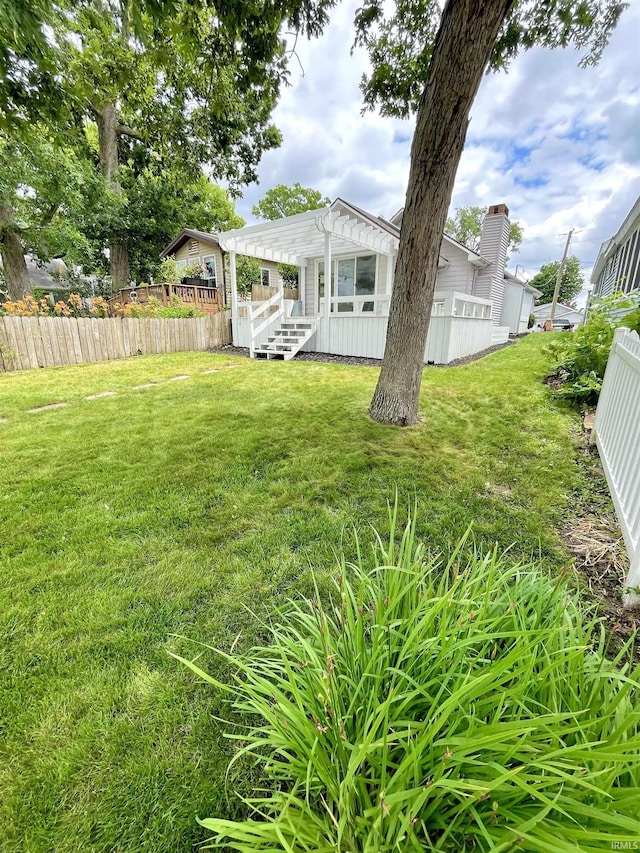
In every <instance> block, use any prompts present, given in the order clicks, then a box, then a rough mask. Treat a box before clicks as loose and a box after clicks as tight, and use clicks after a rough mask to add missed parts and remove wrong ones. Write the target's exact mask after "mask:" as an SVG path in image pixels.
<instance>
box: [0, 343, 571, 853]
mask: <svg viewBox="0 0 640 853" xmlns="http://www.w3.org/2000/svg"><path fill="white" fill-rule="evenodd" d="M542 338H543V336H542V335H537V336H531V337H530V338H527V339H525V340H523V341H521V342H519V343H518V344H517V345H516V346H514V347H510V348H508V349H505V350H502V351H500V352H498V353H496V354H494V355H491V356H489V357H487V358H485V359H483V360H481V361H479V362H476V363H474V364H472V365H469V366H466V367H459V368H454V369H439V368H428V369H427V370H425V375H424V382H423V394H422V413H423V416H424V421H423V423H421V424H420V425H419V426H418V427H416V428H414V429H411V430H405V431H402V430H398V429H389V428H384V427H381V426H379V425H377V424H375V423H373V422H372V421H371V420H370V419H369V418H368V416H367V413H366V410H367V404H368V401H369V399H370V397H371V394H372V392H373V388H374V384H375V380H376V376H377V370H375V369H372V368H364V367H345V366H343V365H329V364H317V363H311V362H267V363H263V362H255V361H253V362H252V361H248V360H245V359H240V358H234V357H227V356H214V355H208V354H201V353H198V354H195V353H189V354H175V355H170V356H150V357H141V358H139V359H131V360H126V361H120V362H109V363H102V364H97V365H83V366H80V367H68V368H57V369H50V370H40V371H29V372H24V373H14V374H3V375H0V418H3V419H5V422H3V423H0V447H1V448H2V450H1V453H2V466H1V470H0V523H1V530H2V549H1V555H0V579H1V580H0V583H1V599H0V601H1V605H0V609H1V612H0V631H1V637H2V639H1V642H2V675H1V676H0V678H1V679H2V681H1V684H0V729H1V732H2V746H1V753H0V849H2V850H3V851H21V853H32V851H42V853H45V851H46V853H51V851H56V853H65V852H66V851H68V852H69V853H71V851H73V853H77V851H80V850H82V851H105V853H107V851H109V853H113V851H128V853H129V851H158V853H171V851H187V850H189V849H191V848H192V845H193V844H194V843H197V842H198V841H201V840H203V839H204V838H205V837H206V835H205V834H204V833H203V831H202V830H201V829H200V828H199V826H198V825H197V823H196V822H195V815H196V814H197V815H199V816H201V817H205V816H207V815H210V814H218V815H219V814H227V815H229V814H231V813H232V809H233V806H232V805H230V804H229V802H228V801H227V796H226V792H225V786H224V774H225V770H226V763H227V760H228V757H229V754H230V751H229V747H228V745H227V742H226V741H225V740H224V739H223V737H222V732H223V730H224V726H223V725H222V724H221V723H219V722H217V720H216V719H215V716H216V715H217V714H219V713H224V706H223V705H222V703H221V701H220V699H219V697H217V696H216V695H215V694H214V693H213V692H212V691H211V689H209V688H205V687H204V686H203V685H200V684H198V683H196V682H195V681H194V679H193V677H192V676H191V675H190V674H189V673H188V672H187V671H186V670H184V669H183V668H181V667H180V666H179V665H178V664H177V663H176V661H175V660H173V659H172V658H171V657H170V656H169V655H168V650H169V649H178V650H180V651H181V652H182V653H186V654H188V655H190V656H191V655H192V654H193V653H194V648H193V646H192V645H190V644H189V642H188V641H187V640H185V639H181V637H187V638H193V639H197V640H202V641H205V642H210V643H213V644H217V645H221V646H223V647H226V648H228V647H229V646H230V644H231V643H232V642H233V640H234V638H236V636H237V635H238V634H239V633H240V632H241V639H240V642H241V643H250V642H251V639H252V637H253V638H255V636H256V633H257V631H258V630H259V629H258V628H257V627H256V626H257V620H256V619H255V618H254V617H253V616H252V615H251V614H250V613H249V611H248V609H247V608H250V609H252V610H253V611H254V612H259V613H261V614H262V613H264V612H265V609H267V610H268V609H269V608H270V607H273V605H274V604H275V603H277V602H278V601H280V600H282V598H283V597H285V596H295V595H299V594H301V593H307V592H309V591H310V590H311V589H312V584H313V578H312V569H313V571H314V572H315V573H316V574H317V576H318V577H319V582H320V584H321V585H322V584H323V582H325V581H326V578H327V577H328V575H329V573H331V572H332V571H333V568H334V565H335V553H336V550H337V549H339V548H343V549H344V550H346V552H347V553H348V554H353V553H354V549H355V536H354V529H355V530H357V531H358V535H359V537H360V539H361V542H362V543H363V545H364V547H365V549H367V548H368V547H369V543H370V542H371V541H372V533H371V529H370V527H369V525H370V524H371V523H373V524H375V525H377V526H378V527H379V528H380V529H382V530H384V529H385V526H386V524H387V520H386V518H387V517H386V512H387V510H386V507H387V502H388V501H393V498H394V493H395V490H396V489H397V491H398V494H399V496H400V501H401V503H402V505H403V506H404V507H406V506H408V505H409V504H411V503H412V502H414V501H415V502H416V503H417V506H418V512H419V534H420V535H421V536H422V537H423V538H424V539H425V540H427V541H428V542H429V543H432V544H433V545H434V546H436V547H444V548H446V547H447V545H448V543H450V542H452V541H453V540H454V539H455V538H456V537H458V536H460V535H461V534H462V533H463V532H464V531H465V529H466V528H467V526H468V525H469V524H470V523H473V529H474V531H475V536H476V539H477V540H478V541H480V542H481V543H482V544H484V545H486V546H491V545H492V544H493V543H498V546H499V547H500V548H506V547H508V546H510V545H511V544H512V543H515V544H514V546H513V550H512V553H513V555H514V558H515V557H516V556H518V555H522V554H525V555H527V556H530V555H535V556H536V557H537V558H539V559H541V560H542V561H543V563H545V564H547V565H548V566H549V567H550V568H552V569H554V570H557V569H558V568H559V567H562V566H563V565H565V564H566V562H567V561H568V555H567V553H566V552H565V551H564V550H563V548H562V546H561V544H560V540H559V538H558V536H557V534H556V532H555V527H556V526H557V524H558V523H559V521H560V519H561V517H562V515H563V513H565V512H566V511H567V508H568V507H569V505H570V503H571V500H572V494H573V493H574V490H575V489H576V487H577V486H578V481H579V479H580V473H579V467H578V465H577V461H576V457H577V450H576V446H575V442H574V439H573V438H572V431H574V430H575V428H576V424H577V419H576V417H575V415H572V414H570V413H568V412H567V411H566V410H563V409H559V408H557V407H556V406H555V405H554V404H553V403H552V402H551V401H550V397H549V393H548V390H547V388H546V387H545V386H544V385H543V384H542V383H541V381H540V380H541V378H542V377H543V376H544V374H545V371H546V358H545V356H544V355H543V354H542V353H541V341H542ZM229 365H237V366H236V367H235V369H228V366H229ZM212 367H218V368H220V369H219V371H218V372H215V373H208V374H205V373H203V371H205V370H207V369H209V368H212ZM180 374H190V376H189V378H188V379H184V380H182V381H177V382H171V381H167V380H168V379H169V378H170V377H172V376H176V375H180ZM148 382H157V383H158V385H157V386H155V387H150V388H141V389H138V390H133V386H135V385H141V384H145V383H148ZM107 390H110V391H116V392H117V394H116V395H115V396H110V397H103V398H99V399H95V400H90V401H89V400H85V399H84V397H85V396H87V395H90V394H96V393H99V392H102V391H107ZM61 401H66V402H68V403H69V405H68V406H67V407H65V408H60V409H53V410H47V411H42V412H38V413H33V414H29V413H27V410H28V409H30V408H34V407H37V406H42V405H47V404H49V403H53V402H61ZM207 666H208V667H209V669H210V670H214V671H215V668H216V667H218V669H217V672H219V671H220V670H219V664H217V663H215V662H214V661H213V660H210V659H208V660H207Z"/></svg>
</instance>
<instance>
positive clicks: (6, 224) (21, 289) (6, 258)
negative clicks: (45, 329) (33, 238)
mask: <svg viewBox="0 0 640 853" xmlns="http://www.w3.org/2000/svg"><path fill="white" fill-rule="evenodd" d="M0 255H2V268H3V270H4V277H5V280H6V282H7V289H8V292H9V299H11V300H12V301H13V302H16V301H17V300H18V299H23V298H24V297H25V296H26V295H27V294H29V293H31V282H30V281H29V273H28V271H27V264H26V263H25V260H24V248H23V246H22V240H21V239H20V235H19V234H18V233H17V231H16V228H15V221H14V217H13V208H12V207H11V205H9V204H0Z"/></svg>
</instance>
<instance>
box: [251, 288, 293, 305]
mask: <svg viewBox="0 0 640 853" xmlns="http://www.w3.org/2000/svg"><path fill="white" fill-rule="evenodd" d="M279 289H280V288H278V287H265V286H264V285H263V284H254V285H252V287H251V301H252V302H267V301H268V300H269V299H271V297H272V296H275V294H276V293H277V292H278V290H279ZM284 298H285V299H293V301H294V302H295V301H296V300H297V299H298V288H297V287H285V288H284Z"/></svg>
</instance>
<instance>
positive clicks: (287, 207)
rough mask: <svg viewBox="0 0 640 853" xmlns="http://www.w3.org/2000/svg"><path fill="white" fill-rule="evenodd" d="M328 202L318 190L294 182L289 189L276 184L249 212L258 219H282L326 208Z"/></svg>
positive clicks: (283, 185) (284, 185)
mask: <svg viewBox="0 0 640 853" xmlns="http://www.w3.org/2000/svg"><path fill="white" fill-rule="evenodd" d="M330 201H331V200H330V199H328V198H327V197H326V196H325V197H324V198H323V196H322V193H320V191H319V190H313V189H309V188H307V187H303V186H301V185H300V184H299V183H298V182H297V181H296V183H295V184H293V186H290V187H288V186H286V184H278V186H276V187H273V188H272V189H270V190H267V192H266V193H265V196H264V198H263V199H261V200H260V201H259V202H258V203H257V204H255V205H254V206H253V208H252V210H251V212H252V213H253V215H254V216H257V217H259V218H260V219H282V218H283V217H285V216H294V215H295V214H296V213H304V212H305V211H307V210H316V209H317V208H320V207H326V206H327V205H328V204H330Z"/></svg>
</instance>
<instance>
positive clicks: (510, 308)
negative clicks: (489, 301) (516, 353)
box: [500, 280, 524, 335]
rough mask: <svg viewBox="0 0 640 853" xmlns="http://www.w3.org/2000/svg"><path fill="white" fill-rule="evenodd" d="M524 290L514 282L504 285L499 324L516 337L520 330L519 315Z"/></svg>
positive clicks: (507, 282) (506, 282)
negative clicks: (507, 328) (506, 327)
mask: <svg viewBox="0 0 640 853" xmlns="http://www.w3.org/2000/svg"><path fill="white" fill-rule="evenodd" d="M523 294H524V288H523V287H522V285H521V284H517V282H514V281H506V280H505V283H504V299H503V302H502V314H501V315H500V324H501V325H502V326H508V327H509V332H510V333H511V334H512V335H517V334H518V330H519V328H520V315H521V313H522V297H523Z"/></svg>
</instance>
